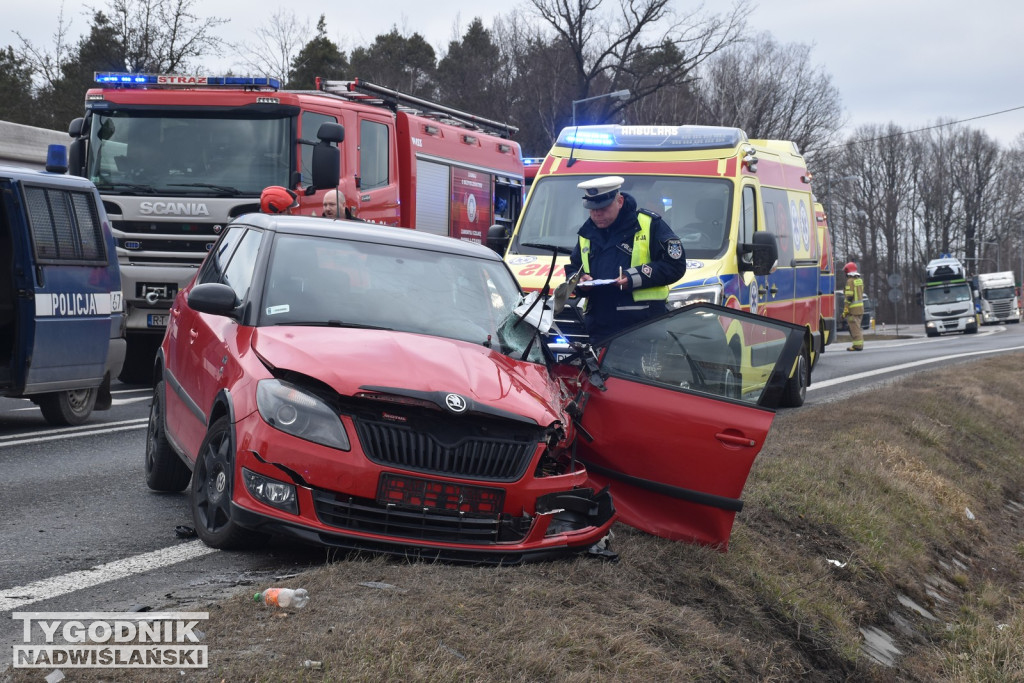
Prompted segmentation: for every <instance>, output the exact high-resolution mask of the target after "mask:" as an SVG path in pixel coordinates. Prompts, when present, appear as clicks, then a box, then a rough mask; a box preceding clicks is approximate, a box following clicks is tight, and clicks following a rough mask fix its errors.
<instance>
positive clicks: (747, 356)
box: [601, 304, 791, 404]
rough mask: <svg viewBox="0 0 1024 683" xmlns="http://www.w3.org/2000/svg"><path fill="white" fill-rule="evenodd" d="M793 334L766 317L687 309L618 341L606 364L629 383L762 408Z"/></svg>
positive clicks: (607, 353) (716, 309)
mask: <svg viewBox="0 0 1024 683" xmlns="http://www.w3.org/2000/svg"><path fill="white" fill-rule="evenodd" d="M790 332H791V328H789V327H787V326H786V325H785V324H784V323H779V322H777V321H774V320H770V319H768V318H761V317H760V316H750V315H748V314H744V313H740V312H737V311H733V310H731V309H725V308H722V307H712V306H710V305H706V304H705V305H699V306H694V307H687V308H684V309H680V310H679V311H678V312H677V313H675V314H672V315H669V316H665V317H662V318H659V319H657V320H654V321H652V322H651V323H648V324H646V325H644V326H642V327H640V328H637V329H633V330H630V331H627V332H624V333H623V334H622V335H620V336H617V337H615V338H614V339H613V340H612V341H611V342H610V343H609V345H608V348H607V350H606V351H605V353H604V355H603V357H602V360H601V364H602V369H604V370H605V371H607V372H609V373H610V374H612V375H618V376H621V377H625V378H627V379H638V380H641V381H643V382H645V383H649V384H655V385H659V386H662V387H665V388H668V389H673V390H675V391H686V392H695V393H701V394H710V395H712V396H716V397H720V398H728V399H733V400H738V401H743V402H744V403H751V404H758V403H759V402H760V401H761V398H762V395H763V393H764V392H765V389H766V388H767V387H768V383H769V381H771V379H772V373H773V372H774V370H775V365H776V363H777V361H778V360H779V358H780V357H781V355H782V353H783V351H784V349H785V345H786V343H787V340H788V338H789V334H790Z"/></svg>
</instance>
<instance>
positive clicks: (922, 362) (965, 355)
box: [807, 346, 1024, 391]
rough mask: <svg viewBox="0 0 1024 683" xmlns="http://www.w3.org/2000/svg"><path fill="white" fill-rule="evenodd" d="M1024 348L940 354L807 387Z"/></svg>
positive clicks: (823, 385) (827, 380)
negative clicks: (948, 354)
mask: <svg viewBox="0 0 1024 683" xmlns="http://www.w3.org/2000/svg"><path fill="white" fill-rule="evenodd" d="M1021 350H1024V346H1013V347H1010V348H1006V349H989V350H986V351H971V352H969V353H955V354H953V355H950V356H939V357H937V358H927V359H925V360H917V361H914V362H913V363H904V364H902V365H891V366H889V367H887V368H879V369H878V370H869V371H867V372H858V373H857V374H856V375H845V376H843V377H836V378H835V379H826V380H822V381H821V382H815V383H814V384H812V385H811V386H809V387H807V391H813V390H815V389H824V388H826V387H832V386H835V385H837V384H845V383H846V382H855V381H857V380H859V379H867V378H869V377H876V376H878V375H884V374H886V373H889V372H896V371H897V370H907V369H909V368H916V367H918V366H921V365H928V364H929V363H938V362H940V361H944V360H956V359H957V358H969V357H971V356H984V355H986V354H991V353H1006V352H1007V351H1021Z"/></svg>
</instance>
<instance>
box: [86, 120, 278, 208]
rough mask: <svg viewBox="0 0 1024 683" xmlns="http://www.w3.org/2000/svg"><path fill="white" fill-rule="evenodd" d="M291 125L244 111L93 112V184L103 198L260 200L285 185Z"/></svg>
mask: <svg viewBox="0 0 1024 683" xmlns="http://www.w3.org/2000/svg"><path fill="white" fill-rule="evenodd" d="M290 126H291V120H290V119H288V118H280V117H279V118H253V116H252V114H244V113H233V114H218V115H213V114H210V115H209V116H199V115H196V114H195V113H194V112H193V113H190V114H189V115H181V114H179V115H174V116H169V115H166V112H161V113H159V115H158V114H157V113H154V112H146V111H137V112H136V111H111V112H106V113H104V114H96V115H94V117H93V121H92V125H91V127H90V132H89V143H90V144H89V166H88V175H89V179H90V180H92V181H93V182H94V183H96V185H97V187H99V189H100V192H103V193H104V194H107V193H113V194H160V195H176V196H189V195H193V196H207V197H209V196H223V197H229V196H236V195H239V194H242V195H250V196H252V195H259V193H260V192H261V191H262V190H263V188H264V187H267V186H269V185H287V184H288V171H289V169H290V168H291V163H292V162H291V154H292V146H293V144H294V143H293V141H292V136H291V135H290V133H289V131H290Z"/></svg>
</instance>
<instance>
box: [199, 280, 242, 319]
mask: <svg viewBox="0 0 1024 683" xmlns="http://www.w3.org/2000/svg"><path fill="white" fill-rule="evenodd" d="M238 303H239V301H238V297H236V296H235V290H233V289H231V288H230V287H228V286H227V285H225V284H223V283H220V282H204V283H203V284H201V285H196V286H195V287H193V288H192V290H191V291H190V292H189V293H188V305H189V308H191V309H192V310H194V311H199V312H200V313H209V314H210V315H223V316H227V317H229V318H231V317H234V313H235V309H237V308H238Z"/></svg>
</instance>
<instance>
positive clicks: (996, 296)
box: [982, 287, 1014, 301]
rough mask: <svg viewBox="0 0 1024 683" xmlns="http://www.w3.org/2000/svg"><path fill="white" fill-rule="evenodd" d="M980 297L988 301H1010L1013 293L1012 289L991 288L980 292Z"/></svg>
mask: <svg viewBox="0 0 1024 683" xmlns="http://www.w3.org/2000/svg"><path fill="white" fill-rule="evenodd" d="M982 296H984V297H985V298H986V299H988V300H989V301H999V300H1001V299H1012V298H1013V296H1014V291H1013V287H992V288H991V289H985V290H982Z"/></svg>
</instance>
